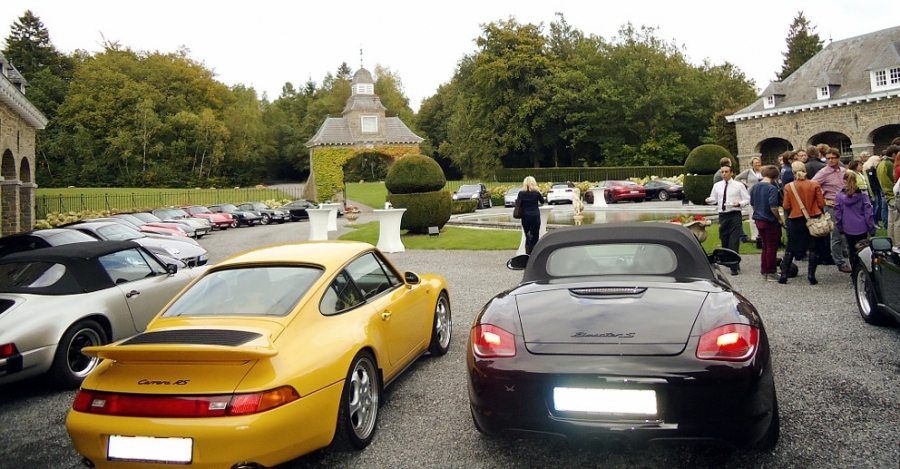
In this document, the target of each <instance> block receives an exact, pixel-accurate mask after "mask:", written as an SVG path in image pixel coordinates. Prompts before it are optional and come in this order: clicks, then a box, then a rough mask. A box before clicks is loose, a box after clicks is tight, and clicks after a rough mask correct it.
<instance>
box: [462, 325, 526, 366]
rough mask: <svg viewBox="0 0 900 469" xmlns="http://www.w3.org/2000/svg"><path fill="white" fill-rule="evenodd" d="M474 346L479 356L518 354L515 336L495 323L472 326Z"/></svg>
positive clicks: (512, 355) (511, 355)
mask: <svg viewBox="0 0 900 469" xmlns="http://www.w3.org/2000/svg"><path fill="white" fill-rule="evenodd" d="M472 348H473V349H474V352H475V355H476V356H477V357H479V358H494V357H514V356H516V338H515V336H514V335H513V334H512V333H510V332H508V331H505V330H503V329H501V328H499V327H497V326H495V325H493V324H478V325H477V326H475V327H474V328H472Z"/></svg>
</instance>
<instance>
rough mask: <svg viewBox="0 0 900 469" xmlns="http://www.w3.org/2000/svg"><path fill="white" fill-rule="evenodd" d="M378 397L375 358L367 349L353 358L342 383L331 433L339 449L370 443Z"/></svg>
mask: <svg viewBox="0 0 900 469" xmlns="http://www.w3.org/2000/svg"><path fill="white" fill-rule="evenodd" d="M380 398H381V383H380V382H379V379H378V367H377V366H375V359H374V358H372V355H370V354H369V353H368V352H360V353H359V354H358V355H357V356H356V358H354V359H353V364H352V365H350V372H349V373H348V374H347V380H346V381H345V382H344V392H343V394H342V396H341V407H340V412H339V413H338V424H337V432H336V434H335V436H334V439H335V441H334V442H335V445H336V446H337V447H338V448H339V449H354V448H355V449H363V448H365V447H366V446H368V445H369V443H371V442H372V436H373V435H374V434H375V424H376V420H377V418H378V404H379V400H380Z"/></svg>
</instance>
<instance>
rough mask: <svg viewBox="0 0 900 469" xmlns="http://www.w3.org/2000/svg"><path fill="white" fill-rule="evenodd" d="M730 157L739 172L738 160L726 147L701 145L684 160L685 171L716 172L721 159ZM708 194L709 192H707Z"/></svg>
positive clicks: (736, 171) (733, 166) (692, 172)
mask: <svg viewBox="0 0 900 469" xmlns="http://www.w3.org/2000/svg"><path fill="white" fill-rule="evenodd" d="M722 158H728V159H730V160H731V167H732V168H733V169H734V172H735V174H737V173H738V167H737V160H736V159H735V158H734V157H733V156H731V153H729V152H728V150H726V149H725V147H722V146H719V145H713V144H707V145H700V146H699V147H697V148H694V149H693V150H691V152H690V153H689V154H688V157H687V159H686V160H684V172H685V173H688V174H716V171H718V170H719V160H721V159H722ZM707 195H708V194H707Z"/></svg>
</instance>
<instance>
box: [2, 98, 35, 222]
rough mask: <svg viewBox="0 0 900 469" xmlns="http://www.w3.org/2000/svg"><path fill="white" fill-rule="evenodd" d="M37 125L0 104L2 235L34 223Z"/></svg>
mask: <svg viewBox="0 0 900 469" xmlns="http://www.w3.org/2000/svg"><path fill="white" fill-rule="evenodd" d="M34 147H35V128H34V127H33V126H31V125H29V124H28V123H27V122H25V121H24V120H23V119H22V118H21V117H19V115H18V114H17V113H15V112H14V111H13V110H12V109H10V108H9V107H7V106H6V105H4V104H2V103H0V158H2V161H0V176H2V178H0V235H7V234H12V233H18V232H20V231H28V230H30V229H31V228H32V226H33V225H34V191H35V189H36V188H37V186H36V185H35V184H34V171H35V168H36V166H35V158H34V155H35V148H34Z"/></svg>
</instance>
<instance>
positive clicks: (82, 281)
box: [0, 241, 140, 295]
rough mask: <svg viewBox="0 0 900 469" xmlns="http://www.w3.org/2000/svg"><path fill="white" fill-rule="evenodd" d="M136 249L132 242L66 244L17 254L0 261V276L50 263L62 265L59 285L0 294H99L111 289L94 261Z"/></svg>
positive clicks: (4, 289)
mask: <svg viewBox="0 0 900 469" xmlns="http://www.w3.org/2000/svg"><path fill="white" fill-rule="evenodd" d="M131 248H140V245H139V244H137V243H135V242H134V241H95V242H89V243H75V244H66V245H62V246H53V247H48V248H43V249H35V250H32V251H24V252H17V253H15V254H10V255H8V256H6V257H3V258H0V272H5V271H7V270H8V268H4V266H7V265H9V264H27V263H37V262H45V263H53V264H62V265H64V266H65V267H66V272H65V274H64V275H63V277H62V278H60V280H59V281H57V282H55V283H53V284H52V285H48V286H46V287H38V288H23V287H15V286H5V287H0V292H2V293H29V294H39V295H71V294H77V293H89V292H93V291H97V290H103V289H106V288H110V287H112V286H114V285H115V283H113V281H112V279H111V278H110V277H109V274H107V273H106V269H104V268H103V265H102V264H100V261H99V260H98V259H99V258H100V257H101V256H104V255H106V254H109V253H113V252H118V251H122V250H124V249H131Z"/></svg>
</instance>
